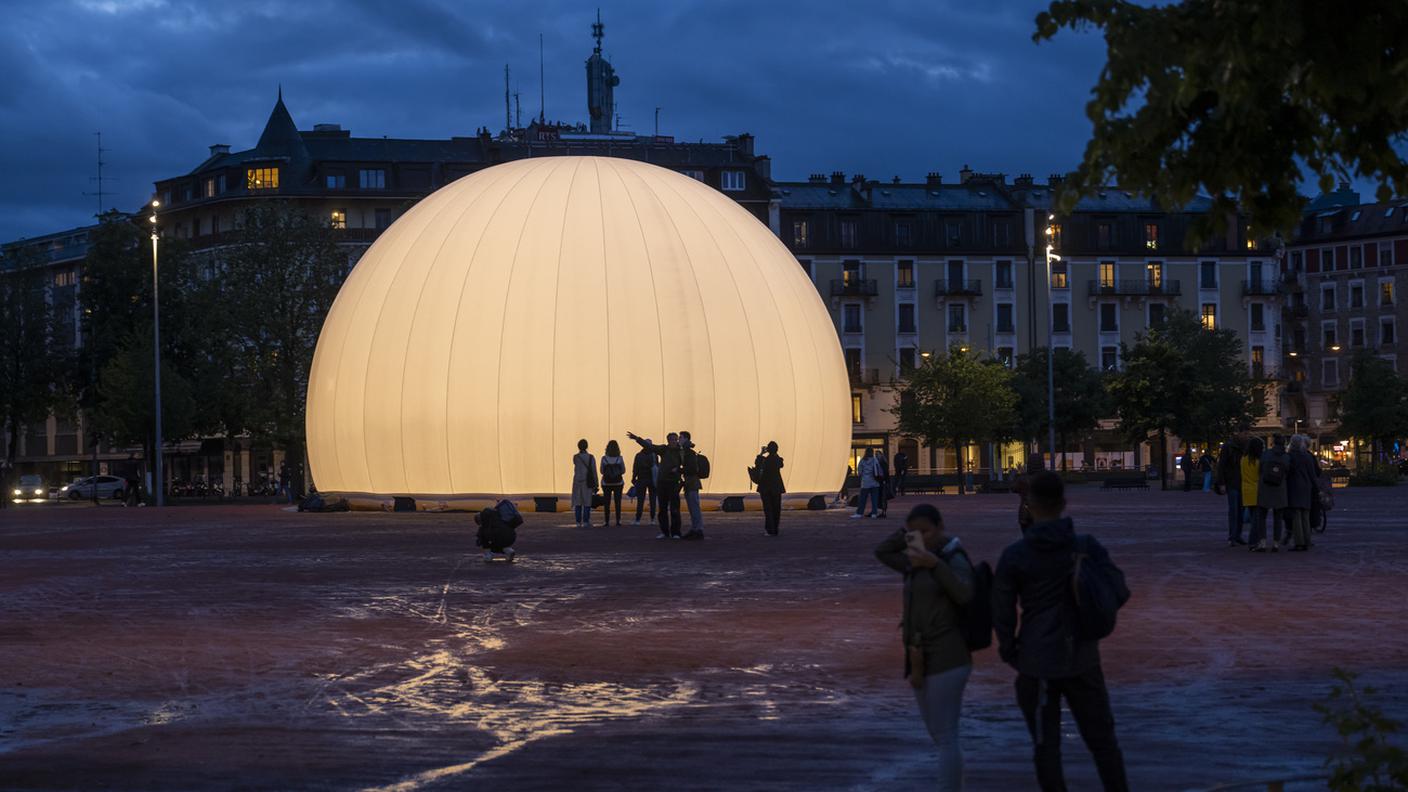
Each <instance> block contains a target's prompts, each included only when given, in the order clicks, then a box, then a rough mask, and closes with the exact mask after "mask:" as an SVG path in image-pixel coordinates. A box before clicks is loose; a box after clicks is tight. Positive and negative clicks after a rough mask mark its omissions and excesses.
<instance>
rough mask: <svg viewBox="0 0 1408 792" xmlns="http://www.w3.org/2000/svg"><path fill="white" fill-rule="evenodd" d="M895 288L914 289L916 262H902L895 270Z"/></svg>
mask: <svg viewBox="0 0 1408 792" xmlns="http://www.w3.org/2000/svg"><path fill="white" fill-rule="evenodd" d="M895 288H898V289H913V288H914V262H913V261H909V260H907V259H906V260H904V261H901V262H900V263H899V265H898V267H897V268H896V270H895Z"/></svg>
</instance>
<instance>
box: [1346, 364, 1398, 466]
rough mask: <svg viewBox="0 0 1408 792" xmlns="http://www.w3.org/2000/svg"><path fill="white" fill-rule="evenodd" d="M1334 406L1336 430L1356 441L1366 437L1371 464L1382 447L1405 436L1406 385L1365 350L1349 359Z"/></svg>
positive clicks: (1356, 448) (1391, 370) (1376, 458)
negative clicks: (1344, 380)
mask: <svg viewBox="0 0 1408 792" xmlns="http://www.w3.org/2000/svg"><path fill="white" fill-rule="evenodd" d="M1335 407H1336V409H1337V410H1338V412H1339V419H1340V431H1341V432H1343V433H1345V434H1347V435H1349V436H1350V437H1354V438H1356V439H1358V438H1368V439H1369V442H1370V444H1371V453H1372V455H1373V458H1374V462H1375V463H1377V462H1378V461H1379V455H1380V451H1381V450H1382V449H1383V448H1385V447H1387V446H1388V445H1389V444H1390V443H1392V442H1393V441H1394V440H1397V439H1398V438H1400V437H1403V436H1405V435H1408V384H1405V383H1404V381H1403V378H1401V377H1399V376H1398V373H1397V372H1396V371H1394V370H1393V366H1392V365H1391V364H1390V363H1389V362H1388V361H1386V360H1384V359H1383V358H1381V357H1379V356H1377V355H1375V354H1374V353H1372V352H1370V351H1369V350H1367V349H1361V350H1360V351H1359V352H1357V353H1356V354H1355V355H1354V357H1353V359H1351V360H1350V363H1349V383H1348V384H1346V385H1345V389H1344V391H1342V392H1341V393H1340V394H1339V397H1338V399H1336V403H1335ZM1355 450H1356V451H1357V450H1358V443H1357V442H1356V444H1355Z"/></svg>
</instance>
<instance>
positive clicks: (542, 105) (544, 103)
mask: <svg viewBox="0 0 1408 792" xmlns="http://www.w3.org/2000/svg"><path fill="white" fill-rule="evenodd" d="M546 93H547V88H546V86H545V84H544V80H543V34H542V33H539V34H538V126H543V125H544V124H546V123H547V107H548V100H547V97H546Z"/></svg>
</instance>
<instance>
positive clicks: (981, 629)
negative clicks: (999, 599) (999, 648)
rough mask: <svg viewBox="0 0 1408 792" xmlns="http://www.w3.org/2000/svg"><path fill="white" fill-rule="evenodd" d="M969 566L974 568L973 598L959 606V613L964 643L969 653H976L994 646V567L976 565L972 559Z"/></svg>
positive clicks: (985, 563)
mask: <svg viewBox="0 0 1408 792" xmlns="http://www.w3.org/2000/svg"><path fill="white" fill-rule="evenodd" d="M960 552H962V551H960ZM964 555H965V556H967V553H964ZM968 565H969V566H971V567H972V568H973V597H972V598H971V599H969V600H968V602H967V603H966V604H964V605H961V606H959V608H958V613H959V620H960V622H961V624H962V630H963V642H964V643H966V644H968V651H970V652H976V651H978V650H979V649H986V648H988V647H989V646H992V565H991V564H989V563H988V562H986V561H983V562H980V563H977V564H974V563H973V560H972V558H969V559H968Z"/></svg>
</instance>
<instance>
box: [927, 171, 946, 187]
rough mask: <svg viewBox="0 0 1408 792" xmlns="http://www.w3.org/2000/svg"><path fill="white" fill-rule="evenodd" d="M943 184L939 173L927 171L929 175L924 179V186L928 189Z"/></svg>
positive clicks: (941, 175) (942, 178)
mask: <svg viewBox="0 0 1408 792" xmlns="http://www.w3.org/2000/svg"><path fill="white" fill-rule="evenodd" d="M943 183H944V177H943V174H941V173H939V172H938V171H929V174H928V175H927V176H925V177H924V184H925V185H926V186H929V187H938V186H939V185H940V184H943Z"/></svg>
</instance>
